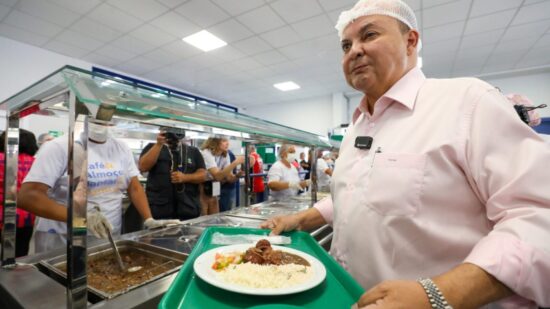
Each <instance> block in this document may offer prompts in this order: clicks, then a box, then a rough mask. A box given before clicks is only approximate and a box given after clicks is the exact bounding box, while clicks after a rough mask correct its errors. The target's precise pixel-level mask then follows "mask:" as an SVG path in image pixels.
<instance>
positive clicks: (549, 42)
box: [535, 33, 550, 48]
mask: <svg viewBox="0 0 550 309" xmlns="http://www.w3.org/2000/svg"><path fill="white" fill-rule="evenodd" d="M547 46H550V33H549V34H546V35H544V36H542V37H541V38H540V39H539V41H538V42H537V43H536V44H535V47H537V48H539V47H547Z"/></svg>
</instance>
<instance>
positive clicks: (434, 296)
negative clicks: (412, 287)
mask: <svg viewBox="0 0 550 309" xmlns="http://www.w3.org/2000/svg"><path fill="white" fill-rule="evenodd" d="M418 282H419V283H420V285H422V287H423V288H424V291H426V294H427V295H428V300H429V301H430V306H432V308H434V309H453V307H452V306H451V305H449V303H448V302H447V300H446V299H445V296H443V293H441V291H440V290H439V288H438V287H437V285H435V283H434V282H433V281H432V279H430V278H420V279H418Z"/></svg>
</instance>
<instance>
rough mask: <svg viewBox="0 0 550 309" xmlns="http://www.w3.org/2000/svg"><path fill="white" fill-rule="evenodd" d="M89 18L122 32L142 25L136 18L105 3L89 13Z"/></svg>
mask: <svg viewBox="0 0 550 309" xmlns="http://www.w3.org/2000/svg"><path fill="white" fill-rule="evenodd" d="M88 17H90V18H91V19H93V20H95V21H97V22H100V23H102V24H104V25H109V27H111V28H113V29H115V30H118V31H122V32H128V31H130V30H132V29H134V28H136V27H137V26H139V25H140V24H141V23H142V22H141V21H140V20H139V19H137V18H136V17H134V16H132V15H130V14H127V13H126V12H123V11H121V10H120V9H117V8H115V7H114V6H111V5H108V4H106V3H103V4H101V5H99V6H98V7H96V8H95V9H93V10H92V11H91V12H90V13H88Z"/></svg>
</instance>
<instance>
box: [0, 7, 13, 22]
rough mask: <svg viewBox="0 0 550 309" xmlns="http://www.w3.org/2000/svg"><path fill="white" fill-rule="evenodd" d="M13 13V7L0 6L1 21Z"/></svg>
mask: <svg viewBox="0 0 550 309" xmlns="http://www.w3.org/2000/svg"><path fill="white" fill-rule="evenodd" d="M10 11H11V7H9V6H7V5H3V4H0V20H2V19H3V18H4V17H6V16H7V15H8V14H9V13H10Z"/></svg>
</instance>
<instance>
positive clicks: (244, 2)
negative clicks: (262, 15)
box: [212, 0, 265, 16]
mask: <svg viewBox="0 0 550 309" xmlns="http://www.w3.org/2000/svg"><path fill="white" fill-rule="evenodd" d="M212 1H213V2H214V3H216V4H217V5H218V6H219V7H221V8H222V9H224V10H225V11H226V12H228V13H229V14H231V15H232V16H237V15H239V14H241V13H244V12H246V11H250V10H252V9H255V8H257V7H259V6H262V5H265V2H264V1H263V0H239V1H227V0H212Z"/></svg>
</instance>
